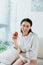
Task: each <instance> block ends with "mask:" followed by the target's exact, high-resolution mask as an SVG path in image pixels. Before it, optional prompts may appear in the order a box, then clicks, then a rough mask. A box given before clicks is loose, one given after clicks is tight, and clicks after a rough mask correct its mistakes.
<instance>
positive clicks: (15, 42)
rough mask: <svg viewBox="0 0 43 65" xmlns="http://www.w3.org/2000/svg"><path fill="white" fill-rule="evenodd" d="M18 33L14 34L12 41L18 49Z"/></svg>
mask: <svg viewBox="0 0 43 65" xmlns="http://www.w3.org/2000/svg"><path fill="white" fill-rule="evenodd" d="M17 38H18V32H15V33H13V36H12V39H13V40H14V48H16V49H17V48H18V44H17Z"/></svg>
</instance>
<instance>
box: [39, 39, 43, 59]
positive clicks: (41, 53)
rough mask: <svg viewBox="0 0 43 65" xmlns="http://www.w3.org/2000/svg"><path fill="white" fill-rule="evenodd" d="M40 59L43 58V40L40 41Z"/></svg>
mask: <svg viewBox="0 0 43 65" xmlns="http://www.w3.org/2000/svg"><path fill="white" fill-rule="evenodd" d="M38 57H40V58H43V38H40V39H39V52H38Z"/></svg>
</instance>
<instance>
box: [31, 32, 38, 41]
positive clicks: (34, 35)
mask: <svg viewBox="0 0 43 65" xmlns="http://www.w3.org/2000/svg"><path fill="white" fill-rule="evenodd" d="M32 36H33V39H35V40H39V37H38V35H37V34H36V33H34V32H32Z"/></svg>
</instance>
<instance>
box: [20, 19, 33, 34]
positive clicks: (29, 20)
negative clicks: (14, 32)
mask: <svg viewBox="0 0 43 65" xmlns="http://www.w3.org/2000/svg"><path fill="white" fill-rule="evenodd" d="M24 21H25V22H28V23H30V26H32V20H31V19H29V18H24V19H23V20H22V21H21V23H20V25H22V23H23V22H24ZM21 32H22V30H21ZM30 32H32V30H31V29H30V30H29V32H28V33H30Z"/></svg>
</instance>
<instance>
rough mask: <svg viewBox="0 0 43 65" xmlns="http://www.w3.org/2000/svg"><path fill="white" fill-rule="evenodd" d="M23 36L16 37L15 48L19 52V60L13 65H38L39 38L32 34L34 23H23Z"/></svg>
mask: <svg viewBox="0 0 43 65" xmlns="http://www.w3.org/2000/svg"><path fill="white" fill-rule="evenodd" d="M20 26H21V35H20V36H18V35H17V36H14V35H13V40H14V43H15V44H14V48H15V49H16V50H17V51H18V52H19V55H20V57H19V59H18V60H17V61H16V62H15V63H14V64H13V65H37V54H38V36H37V35H36V34H35V33H34V32H32V30H31V28H32V21H31V20H30V19H29V18H25V19H23V20H22V21H21V24H20Z"/></svg>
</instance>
